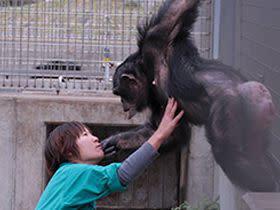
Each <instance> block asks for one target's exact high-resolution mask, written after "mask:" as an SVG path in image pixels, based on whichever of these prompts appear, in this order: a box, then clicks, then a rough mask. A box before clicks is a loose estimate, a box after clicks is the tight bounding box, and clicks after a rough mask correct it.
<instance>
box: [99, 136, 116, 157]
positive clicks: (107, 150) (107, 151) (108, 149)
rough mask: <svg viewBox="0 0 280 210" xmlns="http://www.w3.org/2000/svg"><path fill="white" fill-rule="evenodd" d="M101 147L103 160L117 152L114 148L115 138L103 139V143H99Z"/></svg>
mask: <svg viewBox="0 0 280 210" xmlns="http://www.w3.org/2000/svg"><path fill="white" fill-rule="evenodd" d="M101 145H102V148H103V152H104V158H105V159H110V158H112V157H113V156H114V155H115V154H116V152H117V147H116V145H117V139H116V138H112V137H109V138H107V139H104V140H103V141H101Z"/></svg>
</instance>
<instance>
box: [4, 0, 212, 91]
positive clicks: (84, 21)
mask: <svg viewBox="0 0 280 210" xmlns="http://www.w3.org/2000/svg"><path fill="white" fill-rule="evenodd" d="M161 3H162V0H0V90H2V91H5V90H17V91H24V90H30V89H32V90H64V89H67V90H94V91H96V90H109V89H111V86H112V85H111V84H112V82H111V78H112V75H113V73H114V69H115V68H116V66H117V65H118V64H119V63H120V62H121V61H122V60H124V59H125V57H126V56H128V55H129V54H130V53H132V52H133V51H135V50H136V47H137V46H136V38H137V34H136V25H137V24H138V23H139V22H141V21H144V20H145V18H146V17H148V16H151V14H153V13H154V12H156V11H157V8H158V7H159V6H160V4H161ZM211 8H212V4H211V1H210V0H208V1H205V2H204V4H203V5H202V8H201V14H200V17H199V18H198V21H197V23H196V25H195V27H194V32H193V35H194V39H195V42H196V44H197V46H198V48H199V50H200V53H201V54H202V56H204V57H211V51H210V49H211V43H212V42H211V39H212V38H211V34H212V33H211V31H212V24H211V23H212V21H211V20H212V18H211V17H212V16H211V14H212V9H211Z"/></svg>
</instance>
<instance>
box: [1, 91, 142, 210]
mask: <svg viewBox="0 0 280 210" xmlns="http://www.w3.org/2000/svg"><path fill="white" fill-rule="evenodd" d="M0 110H1V111H0V116H1V117H0V126H1V132H0V167H1V174H0V188H1V193H0V203H1V209H11V210H18V209H21V210H30V209H34V207H35V205H36V203H37V201H38V199H39V197H40V194H41V192H42V190H43V188H44V184H45V180H44V177H45V168H44V161H43V146H44V143H45V139H46V124H47V123H59V122H67V121H73V120H76V121H81V122H84V123H90V124H111V125H133V124H140V123H143V122H144V121H145V119H146V117H145V115H144V114H143V115H138V116H137V117H135V118H133V119H131V120H126V119H125V115H124V113H123V111H122V106H121V104H120V101H119V99H118V98H117V97H101V96H90V97H89V96H67V95H64V96H56V95H39V94H21V95H17V94H11V95H8V94H0Z"/></svg>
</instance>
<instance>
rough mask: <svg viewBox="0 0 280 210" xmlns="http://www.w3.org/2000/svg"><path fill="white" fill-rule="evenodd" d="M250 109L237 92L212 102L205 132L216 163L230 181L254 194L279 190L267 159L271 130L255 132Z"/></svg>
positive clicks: (273, 171) (273, 170)
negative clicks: (269, 131)
mask: <svg viewBox="0 0 280 210" xmlns="http://www.w3.org/2000/svg"><path fill="white" fill-rule="evenodd" d="M249 110H250V106H249V104H248V101H247V100H246V98H245V99H244V98H243V97H242V96H241V95H239V94H238V93H237V91H236V92H235V91H232V92H229V94H225V95H220V96H219V97H218V98H217V99H216V100H215V101H214V103H213V105H212V107H211V110H210V116H209V120H208V122H207V125H206V132H207V136H208V140H209V143H210V144H211V146H212V151H213V154H214V157H215V160H216V161H217V163H218V164H219V165H220V166H221V168H222V169H223V171H224V172H225V174H226V175H227V176H228V177H229V179H230V180H231V181H232V182H233V183H235V184H237V185H239V186H241V187H242V188H245V189H248V190H251V191H276V190H277V185H278V183H277V177H276V176H277V175H276V174H275V169H274V168H273V165H272V163H271V161H270V160H269V159H268V157H267V147H268V144H269V139H268V131H267V130H258V129H255V123H254V122H253V121H252V120H253V119H254V118H253V117H252V116H251V115H250V111H249Z"/></svg>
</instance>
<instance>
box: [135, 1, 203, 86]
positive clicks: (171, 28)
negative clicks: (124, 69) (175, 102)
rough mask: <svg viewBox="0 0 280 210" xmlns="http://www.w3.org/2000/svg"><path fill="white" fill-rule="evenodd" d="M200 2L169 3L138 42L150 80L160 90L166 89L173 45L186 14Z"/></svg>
mask: <svg viewBox="0 0 280 210" xmlns="http://www.w3.org/2000/svg"><path fill="white" fill-rule="evenodd" d="M196 3H198V0H173V1H167V2H166V3H165V4H164V5H163V6H162V7H161V8H160V10H159V12H158V15H157V16H156V17H154V19H152V20H151V21H150V24H149V25H148V26H147V27H146V28H145V29H144V30H143V31H145V33H143V34H141V30H139V31H140V34H141V35H142V36H140V37H141V39H140V40H139V42H138V45H139V48H140V50H141V54H142V56H143V64H144V66H143V67H144V69H145V70H146V72H147V73H148V78H152V80H153V84H154V85H156V86H157V87H159V88H160V89H164V90H165V89H166V82H167V78H168V70H169V69H168V60H169V57H170V56H171V54H172V47H173V46H172V43H173V42H174V40H175V38H176V36H177V35H178V33H179V32H180V31H181V29H182V25H183V20H184V18H186V17H185V14H186V13H187V12H188V10H189V9H191V8H192V7H193V6H194V5H195V4H196Z"/></svg>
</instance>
